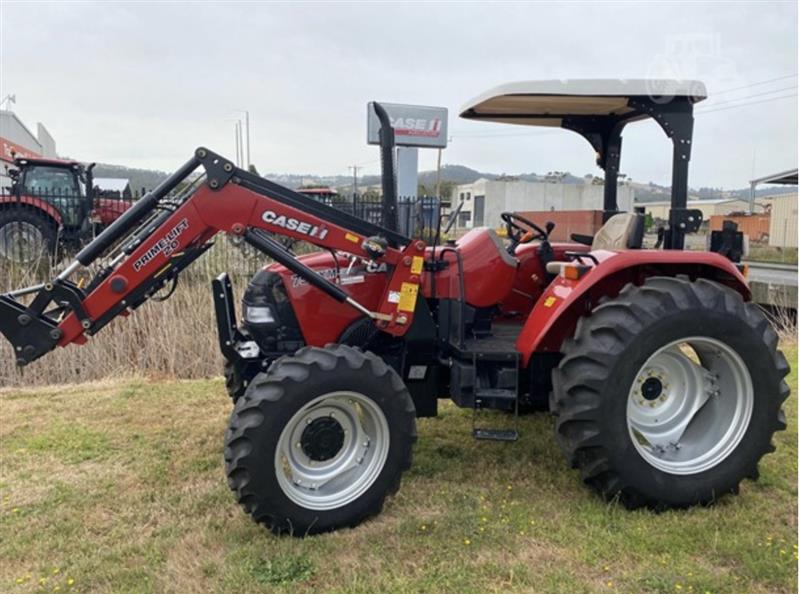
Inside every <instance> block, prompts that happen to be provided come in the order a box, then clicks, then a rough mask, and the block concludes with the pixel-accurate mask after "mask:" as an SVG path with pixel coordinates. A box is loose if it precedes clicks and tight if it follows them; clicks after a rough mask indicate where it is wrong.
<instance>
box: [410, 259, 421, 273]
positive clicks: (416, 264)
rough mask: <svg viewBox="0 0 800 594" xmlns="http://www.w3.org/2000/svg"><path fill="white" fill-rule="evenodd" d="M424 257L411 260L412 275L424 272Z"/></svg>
mask: <svg viewBox="0 0 800 594" xmlns="http://www.w3.org/2000/svg"><path fill="white" fill-rule="evenodd" d="M422 264H423V260H422V256H414V257H413V258H411V274H420V273H421V272H422Z"/></svg>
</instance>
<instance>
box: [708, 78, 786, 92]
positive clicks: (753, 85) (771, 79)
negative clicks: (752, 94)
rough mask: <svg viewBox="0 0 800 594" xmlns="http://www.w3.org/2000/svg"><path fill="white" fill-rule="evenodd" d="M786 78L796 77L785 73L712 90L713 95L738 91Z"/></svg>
mask: <svg viewBox="0 0 800 594" xmlns="http://www.w3.org/2000/svg"><path fill="white" fill-rule="evenodd" d="M787 78H797V75H796V74H787V75H786V76H779V77H777V78H769V79H767V80H761V81H758V82H754V83H750V84H749V85H743V86H741V87H733V88H732V89H725V90H723V91H714V95H721V94H722V93H732V92H733V91H740V90H742V89H749V88H750V87H757V86H759V85H766V84H769V83H772V82H776V81H779V80H786V79H787Z"/></svg>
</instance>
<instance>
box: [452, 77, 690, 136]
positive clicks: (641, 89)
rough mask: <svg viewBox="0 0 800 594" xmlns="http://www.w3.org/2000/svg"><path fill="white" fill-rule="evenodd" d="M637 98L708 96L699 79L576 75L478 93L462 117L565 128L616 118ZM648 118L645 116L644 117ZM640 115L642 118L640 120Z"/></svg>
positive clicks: (462, 110) (629, 110) (466, 105)
mask: <svg viewBox="0 0 800 594" xmlns="http://www.w3.org/2000/svg"><path fill="white" fill-rule="evenodd" d="M635 97H658V98H669V97H687V98H689V99H690V100H691V102H692V103H697V102H698V101H702V100H703V99H705V98H706V87H705V85H704V84H703V83H702V82H700V81H696V80H668V79H629V80H623V79H573V80H541V81H522V82H515V83H509V84H505V85H500V86H499V87H495V88H493V89H490V90H488V91H486V92H485V93H482V94H481V95H478V96H477V97H475V98H474V99H472V100H470V101H468V102H467V103H466V104H465V105H464V107H462V108H461V117H462V118H466V119H480V120H488V121H493V122H504V123H512V124H523V125H528V126H559V127H560V126H561V121H562V119H563V118H564V117H568V116H599V117H603V116H615V115H623V114H626V113H630V112H632V111H634V109H633V108H631V107H629V106H628V101H629V100H630V99H631V98H635ZM644 117H647V116H646V115H644V114H642V115H641V116H640V118H644ZM640 118H637V119H640Z"/></svg>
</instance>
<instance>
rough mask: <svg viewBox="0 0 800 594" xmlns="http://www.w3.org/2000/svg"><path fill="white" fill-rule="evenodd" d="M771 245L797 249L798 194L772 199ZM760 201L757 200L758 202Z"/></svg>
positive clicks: (770, 219)
mask: <svg viewBox="0 0 800 594" xmlns="http://www.w3.org/2000/svg"><path fill="white" fill-rule="evenodd" d="M770 199H771V201H772V208H771V209H770V218H769V244H770V245H772V246H775V247H781V248H787V247H789V248H791V247H793V248H796V247H797V194H780V195H777V196H771V197H770ZM758 200H759V199H758V198H757V199H756V201H758Z"/></svg>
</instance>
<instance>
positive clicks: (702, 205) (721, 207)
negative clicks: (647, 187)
mask: <svg viewBox="0 0 800 594" xmlns="http://www.w3.org/2000/svg"><path fill="white" fill-rule="evenodd" d="M766 203H767V201H766V200H763V199H758V200H757V201H756V212H764V206H765V204H766ZM636 206H643V207H644V209H645V212H648V213H650V214H651V215H652V216H653V218H654V219H661V220H662V221H666V220H668V219H669V211H670V208H671V203H670V201H669V200H659V201H657V202H641V203H637V204H636ZM748 206H749V203H748V201H747V200H744V199H741V198H712V199H710V200H688V201H687V202H686V208H696V209H697V210H699V211H701V212H702V213H703V220H704V221H707V220H708V219H709V218H711V216H712V215H729V214H732V213H734V212H746V211H747V208H748Z"/></svg>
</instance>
